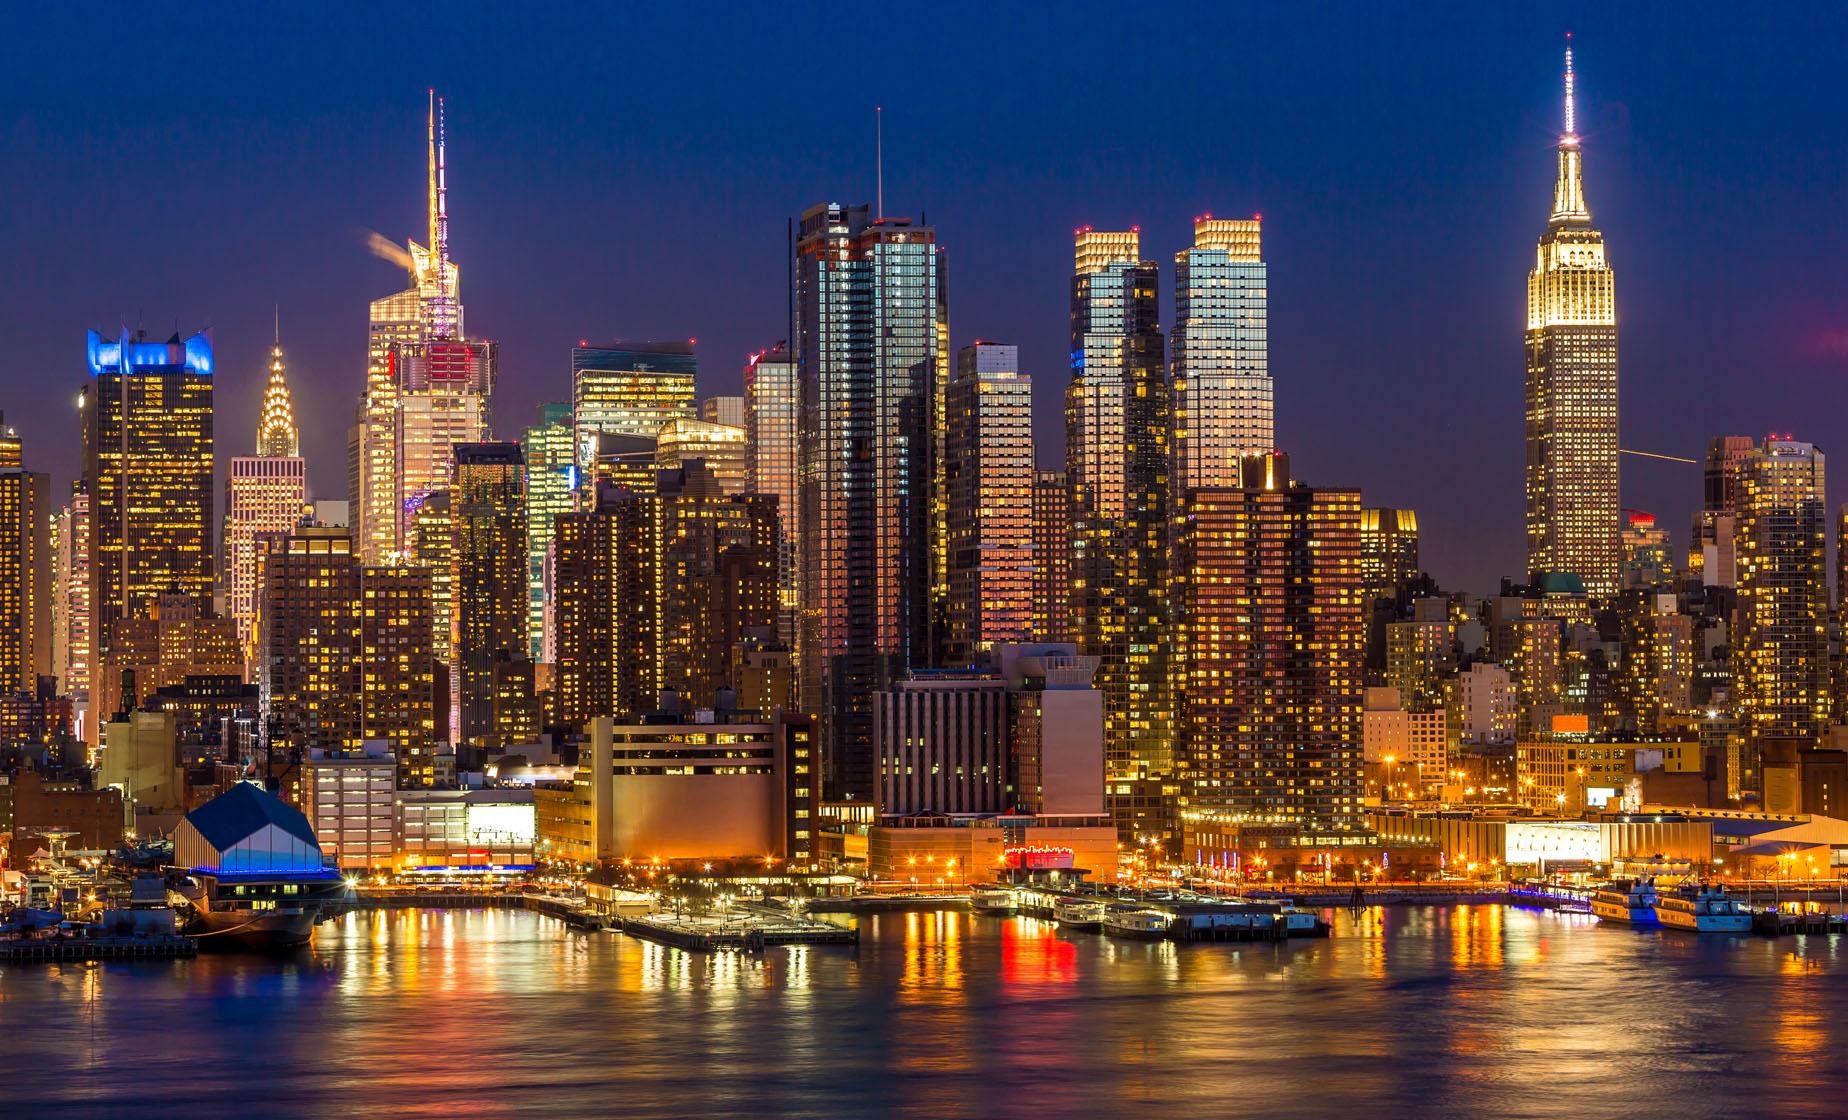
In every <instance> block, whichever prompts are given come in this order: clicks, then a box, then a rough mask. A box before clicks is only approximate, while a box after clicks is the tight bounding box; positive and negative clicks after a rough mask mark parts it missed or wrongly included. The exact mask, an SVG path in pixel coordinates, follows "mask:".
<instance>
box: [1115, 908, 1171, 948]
mask: <svg viewBox="0 0 1848 1120" xmlns="http://www.w3.org/2000/svg"><path fill="white" fill-rule="evenodd" d="M1173 924H1174V915H1173V914H1170V913H1167V912H1166V911H1163V910H1136V909H1121V910H1119V909H1114V908H1113V909H1110V910H1106V911H1104V920H1103V929H1104V933H1106V934H1108V935H1109V936H1111V937H1128V938H1131V939H1133V940H1137V941H1159V940H1161V939H1162V938H1165V937H1167V936H1168V927H1169V926H1171V925H1173Z"/></svg>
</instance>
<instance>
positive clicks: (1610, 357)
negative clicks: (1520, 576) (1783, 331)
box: [1527, 46, 1622, 597]
mask: <svg viewBox="0 0 1848 1120" xmlns="http://www.w3.org/2000/svg"><path fill="white" fill-rule="evenodd" d="M1621 566H1622V555H1621V550H1620V546H1619V542H1618V499H1617V300H1616V294H1615V286H1614V282H1613V280H1612V276H1611V267H1610V262H1609V261H1608V260H1607V259H1606V257H1605V253H1604V235H1603V234H1602V233H1599V232H1598V231H1597V230H1596V229H1594V228H1593V227H1592V224H1591V212H1590V211H1589V210H1587V209H1586V207H1585V184H1584V178H1583V174H1582V168H1581V166H1580V157H1579V136H1578V126H1577V121H1576V120H1575V111H1574V105H1573V72H1572V48H1571V47H1570V46H1567V48H1566V127H1565V131H1564V132H1563V133H1562V134H1561V135H1560V137H1559V175H1558V178H1557V180H1556V181H1555V183H1554V186H1553V212H1552V214H1551V216H1550V217H1549V218H1548V219H1547V228H1546V232H1545V233H1544V234H1542V235H1541V237H1540V244H1539V247H1538V248H1537V249H1536V250H1535V253H1534V268H1533V271H1532V272H1530V273H1528V274H1527V568H1528V571H1529V572H1530V573H1539V572H1566V573H1571V574H1573V575H1576V576H1578V577H1579V578H1580V579H1581V580H1582V581H1584V584H1585V590H1586V591H1587V592H1589V593H1590V594H1591V595H1593V596H1594V597H1603V596H1610V595H1612V594H1615V593H1616V591H1617V585H1618V580H1619V574H1620V573H1619V569H1620V568H1621Z"/></svg>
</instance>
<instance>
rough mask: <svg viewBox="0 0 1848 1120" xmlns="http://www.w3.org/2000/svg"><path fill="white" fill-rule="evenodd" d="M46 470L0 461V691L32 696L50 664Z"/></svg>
mask: <svg viewBox="0 0 1848 1120" xmlns="http://www.w3.org/2000/svg"><path fill="white" fill-rule="evenodd" d="M51 523H52V518H51V476H49V475H47V474H46V473H45V472H43V471H29V470H26V469H24V468H23V467H19V466H12V467H0V696H7V697H11V696H15V695H18V694H21V693H23V694H25V695H27V696H36V695H37V694H38V683H39V678H41V677H50V676H52V675H53V673H54V672H55V671H56V670H55V669H54V667H53V664H52V600H53V597H54V590H53V586H52V554H51Z"/></svg>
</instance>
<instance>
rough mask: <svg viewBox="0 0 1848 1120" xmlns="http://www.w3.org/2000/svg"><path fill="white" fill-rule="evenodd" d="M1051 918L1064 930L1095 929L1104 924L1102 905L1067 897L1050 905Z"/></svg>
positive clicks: (1087, 899)
mask: <svg viewBox="0 0 1848 1120" xmlns="http://www.w3.org/2000/svg"><path fill="white" fill-rule="evenodd" d="M1052 917H1053V920H1054V921H1056V922H1058V923H1059V925H1060V926H1062V927H1064V928H1065V929H1096V928H1098V927H1099V926H1101V925H1103V923H1104V904H1103V903H1102V902H1099V901H1098V900H1097V899H1094V898H1074V897H1071V896H1069V895H1068V896H1067V897H1065V898H1061V899H1060V900H1059V901H1057V902H1055V903H1053V904H1052Z"/></svg>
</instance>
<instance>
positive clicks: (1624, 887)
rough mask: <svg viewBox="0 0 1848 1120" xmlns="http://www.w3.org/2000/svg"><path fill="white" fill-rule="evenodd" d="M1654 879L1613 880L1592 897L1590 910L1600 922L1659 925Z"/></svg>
mask: <svg viewBox="0 0 1848 1120" xmlns="http://www.w3.org/2000/svg"><path fill="white" fill-rule="evenodd" d="M1656 898H1657V896H1656V889H1655V880H1653V879H1612V880H1611V881H1610V882H1608V883H1606V884H1604V885H1603V886H1601V887H1599V888H1598V889H1597V891H1596V892H1594V893H1593V894H1592V896H1591V912H1592V913H1593V914H1596V915H1597V916H1598V920H1599V921H1600V922H1615V923H1617V924H1619V925H1632V926H1654V925H1661V924H1662V923H1661V920H1660V919H1659V918H1657V917H1656Z"/></svg>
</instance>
